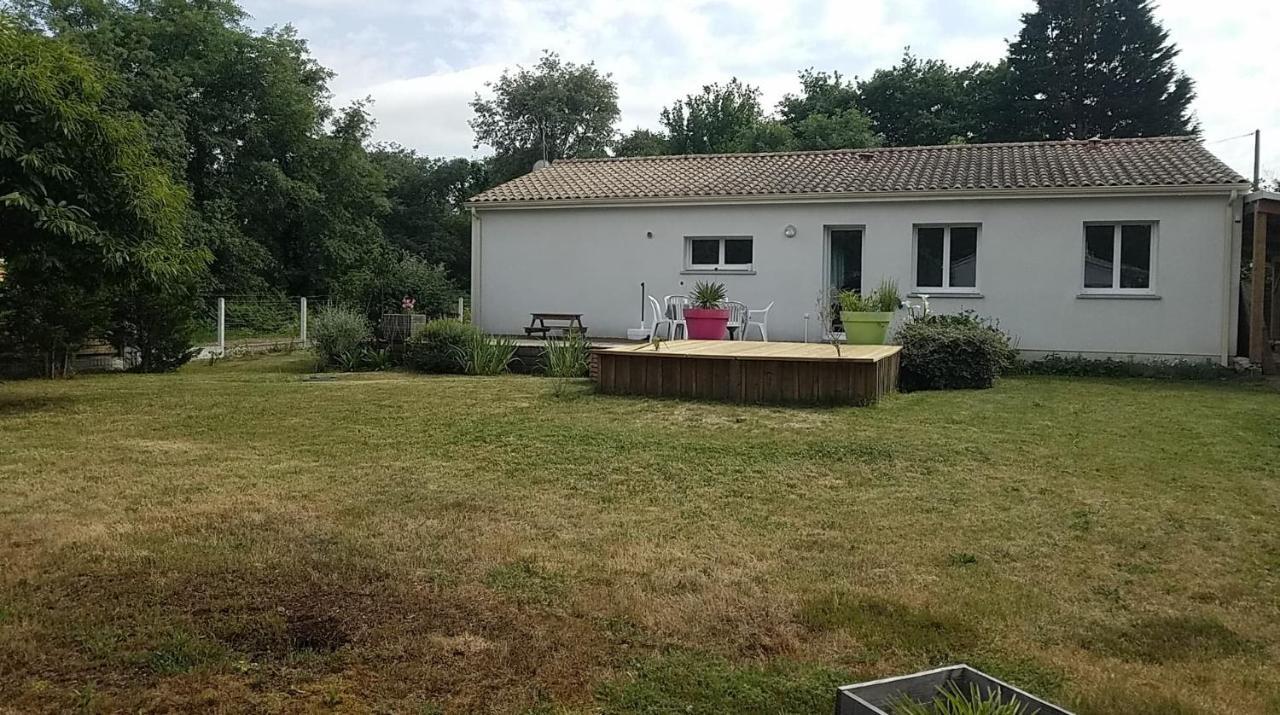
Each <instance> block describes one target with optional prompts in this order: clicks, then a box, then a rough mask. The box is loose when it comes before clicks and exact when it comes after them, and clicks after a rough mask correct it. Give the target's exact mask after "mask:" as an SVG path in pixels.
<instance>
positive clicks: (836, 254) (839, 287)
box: [826, 226, 862, 332]
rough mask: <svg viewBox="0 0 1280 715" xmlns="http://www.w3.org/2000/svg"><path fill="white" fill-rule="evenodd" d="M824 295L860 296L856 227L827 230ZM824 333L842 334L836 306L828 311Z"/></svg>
mask: <svg viewBox="0 0 1280 715" xmlns="http://www.w3.org/2000/svg"><path fill="white" fill-rule="evenodd" d="M826 285H827V293H828V294H829V295H831V296H832V298H833V299H834V296H835V294H836V293H838V292H840V291H844V290H851V291H854V292H855V293H861V292H862V229H861V228H857V227H852V226H850V227H841V226H828V227H827V278H826ZM831 315H832V318H831V325H829V326H827V329H828V330H831V331H833V332H843V331H844V326H843V325H841V324H840V306H839V305H838V304H837V305H834V306H832V310H831Z"/></svg>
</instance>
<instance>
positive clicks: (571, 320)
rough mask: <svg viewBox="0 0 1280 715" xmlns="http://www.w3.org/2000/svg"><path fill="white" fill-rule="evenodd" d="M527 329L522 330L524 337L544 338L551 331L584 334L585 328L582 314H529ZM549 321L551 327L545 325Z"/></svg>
mask: <svg viewBox="0 0 1280 715" xmlns="http://www.w3.org/2000/svg"><path fill="white" fill-rule="evenodd" d="M529 316H530V320H529V327H527V328H525V329H524V334H525V335H541V336H542V337H544V338H545V337H546V336H547V334H548V333H550V332H551V331H552V330H560V331H563V332H564V333H565V334H566V335H567V334H569V333H575V332H576V333H579V334H584V333H586V332H587V329H586V327H584V326H583V325H582V313H530V314H529ZM548 320H550V321H551V322H552V325H547V321H548Z"/></svg>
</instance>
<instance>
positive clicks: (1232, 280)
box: [1218, 189, 1242, 367]
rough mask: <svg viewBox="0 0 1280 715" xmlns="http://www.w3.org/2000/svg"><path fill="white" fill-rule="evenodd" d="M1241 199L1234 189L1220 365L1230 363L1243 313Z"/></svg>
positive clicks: (1229, 213)
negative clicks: (1241, 294)
mask: <svg viewBox="0 0 1280 715" xmlns="http://www.w3.org/2000/svg"><path fill="white" fill-rule="evenodd" d="M1241 210H1242V208H1241V199H1240V192H1239V190H1237V189H1232V190H1231V198H1230V199H1228V200H1227V233H1226V239H1227V240H1226V250H1225V251H1223V258H1222V264H1223V272H1224V275H1223V278H1225V280H1224V281H1223V286H1224V287H1223V296H1222V297H1223V305H1224V307H1223V320H1222V326H1221V331H1220V332H1221V339H1222V345H1221V348H1222V351H1221V354H1220V355H1219V357H1218V364H1219V365H1222V366H1224V367H1225V366H1226V365H1227V364H1228V363H1229V362H1230V360H1231V356H1232V354H1234V352H1235V350H1234V348H1233V347H1232V342H1233V341H1232V336H1233V335H1235V333H1236V325H1237V323H1238V322H1239V320H1238V319H1239V314H1240V266H1239V259H1240V240H1241V238H1242V234H1241V232H1240V229H1241V223H1240V222H1241V218H1240V211H1241Z"/></svg>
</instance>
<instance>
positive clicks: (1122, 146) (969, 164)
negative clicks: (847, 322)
mask: <svg viewBox="0 0 1280 715" xmlns="http://www.w3.org/2000/svg"><path fill="white" fill-rule="evenodd" d="M1243 183H1245V180H1244V179H1243V178H1242V177H1241V176H1240V175H1239V174H1237V173H1236V172H1234V171H1232V170H1231V169H1230V168H1229V167H1227V166H1226V165H1225V164H1223V163H1222V162H1221V161H1220V160H1219V159H1218V158H1217V157H1215V156H1214V155H1213V154H1212V153H1210V152H1209V151H1208V150H1207V149H1205V148H1204V146H1203V145H1202V144H1201V143H1200V142H1199V140H1197V139H1196V138H1194V137H1157V138H1144V139H1106V140H1083V141H1059V142H1024V143H1009V144H955V145H946V146H928V147H889V148H879V149H841V150H832V151H809V152H778V153H769V154H701V155H697V154H694V155H681V156H649V157H632V158H621V159H565V160H561V161H557V162H555V163H553V164H552V165H551V166H549V167H547V168H544V169H539V170H537V171H533V172H530V173H528V174H525V175H524V176H521V177H519V178H517V179H513V180H511V181H508V182H506V183H505V184H501V185H499V186H495V187H494V188H492V189H489V190H488V191H485V192H483V193H481V194H479V195H477V196H475V197H474V198H472V199H471V201H470V203H471V204H472V205H477V206H484V205H494V204H512V203H524V202H539V203H541V202H561V201H562V202H577V201H597V200H624V201H625V200H646V199H697V198H714V197H726V196H732V197H753V196H759V197H768V196H779V197H785V196H787V195H795V194H827V193H831V194H878V193H903V192H915V191H919V192H930V193H940V192H949V191H964V192H967V191H1000V190H1038V189H1070V188H1100V187H1157V186H1213V185H1237V184H1243Z"/></svg>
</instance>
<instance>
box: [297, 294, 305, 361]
mask: <svg viewBox="0 0 1280 715" xmlns="http://www.w3.org/2000/svg"><path fill="white" fill-rule="evenodd" d="M298 313H299V317H298V333H299V335H298V337H299V339H301V340H302V347H304V348H305V347H307V297H306V296H305V295H304V296H302V297H301V298H299V299H298Z"/></svg>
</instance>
